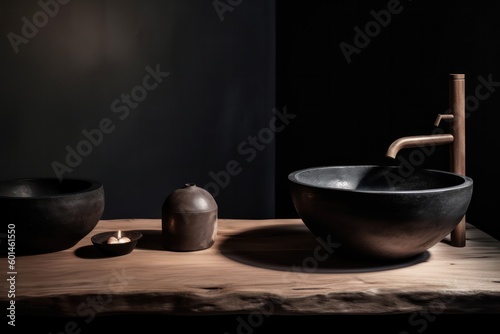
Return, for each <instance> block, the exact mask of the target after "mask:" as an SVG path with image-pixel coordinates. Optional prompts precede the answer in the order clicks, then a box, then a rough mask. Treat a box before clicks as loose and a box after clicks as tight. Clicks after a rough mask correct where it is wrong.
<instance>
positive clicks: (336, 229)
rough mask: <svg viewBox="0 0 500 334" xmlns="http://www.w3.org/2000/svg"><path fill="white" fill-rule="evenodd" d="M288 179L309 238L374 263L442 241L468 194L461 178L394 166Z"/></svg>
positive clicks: (469, 186) (304, 173)
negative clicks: (375, 260) (331, 241)
mask: <svg viewBox="0 0 500 334" xmlns="http://www.w3.org/2000/svg"><path fill="white" fill-rule="evenodd" d="M288 179H289V183H290V189H291V195H292V200H293V203H294V206H295V209H296V211H297V213H298V215H299V216H300V218H301V219H302V221H303V222H304V224H305V225H306V226H307V227H308V229H309V230H310V231H311V232H312V233H314V234H315V235H316V236H317V237H320V238H322V239H324V240H333V241H335V242H338V243H339V244H340V247H341V248H342V249H343V250H347V251H348V252H349V253H350V254H353V255H355V256H361V257H364V258H370V259H377V260H381V259H382V260H400V259H406V258H410V257H412V256H416V255H418V254H422V253H423V252H425V251H426V250H428V249H429V248H431V247H432V246H434V245H435V244H437V243H438V242H439V241H441V240H443V239H444V238H445V237H446V236H447V235H448V234H449V233H450V232H451V231H452V230H453V229H454V228H455V227H456V226H457V224H458V223H459V222H460V221H461V219H462V218H463V217H464V215H465V214H466V211H467V209H468V207H469V204H470V202H471V198H472V190H473V181H472V179H471V178H470V177H467V176H462V175H458V174H454V173H451V172H445V171H438V170H428V169H421V170H418V169H417V170H415V171H413V172H412V173H409V172H408V170H403V169H401V167H398V166H327V167H316V168H309V169H304V170H299V171H295V172H293V173H291V174H289V176H288ZM339 249H340V248H339Z"/></svg>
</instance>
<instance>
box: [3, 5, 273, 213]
mask: <svg viewBox="0 0 500 334" xmlns="http://www.w3.org/2000/svg"><path fill="white" fill-rule="evenodd" d="M41 3H42V4H45V5H43V6H42V5H40V4H39V2H38V1H34V0H33V1H26V0H25V1H10V0H8V1H2V2H1V4H0V17H1V26H2V36H3V39H2V41H3V42H2V53H1V57H2V62H1V78H0V80H1V85H2V91H1V93H0V94H1V97H2V108H1V116H0V152H1V155H0V156H1V159H0V179H10V178H20V177H32V176H35V177H56V176H60V177H62V178H71V177H78V178H80V177H82V178H91V179H96V180H99V181H101V182H102V183H103V185H104V189H105V193H106V208H105V212H104V216H103V218H104V219H114V218H141V217H142V218H159V217H160V216H161V205H162V203H163V201H164V200H165V198H166V197H167V195H168V194H169V193H170V192H171V191H173V190H175V189H177V188H179V187H182V186H183V185H184V184H185V183H195V184H197V185H198V186H200V187H205V188H206V189H207V190H209V191H210V192H211V193H212V194H213V195H214V197H215V199H216V201H217V203H218V205H219V215H220V217H222V218H271V217H273V216H274V213H275V212H274V156H275V141H274V133H272V132H271V131H269V130H266V131H265V133H262V134H261V133H260V131H261V130H262V129H267V128H269V124H270V121H271V120H272V119H273V118H274V117H276V116H275V113H274V112H273V109H274V108H275V9H274V8H275V6H274V2H273V1H247V3H244V4H243V3H242V4H241V5H240V6H236V7H234V6H231V8H232V11H231V10H224V11H219V12H218V11H216V10H215V8H214V6H213V4H212V2H211V1H176V0H170V1H149V0H147V1H134V0H85V1H78V0H73V1H67V0H65V1H63V0H60V1H58V2H56V1H53V0H47V1H41ZM44 8H45V9H44ZM148 67H149V70H147V68H148ZM150 72H153V73H156V74H155V76H156V77H157V78H156V80H155V79H154V76H153V75H152V74H150ZM167 73H168V75H167ZM145 76H149V79H148V78H146V81H145V82H144V81H143V80H144V78H145ZM102 122H104V123H102ZM101 130H102V131H101ZM96 131H100V132H101V133H102V136H100V135H99V133H98V132H96ZM259 134H260V136H259ZM89 137H90V138H93V139H92V140H91V139H89ZM252 138H257V139H254V141H252ZM89 143H90V145H89ZM70 152H73V153H70ZM75 152H76V153H75ZM68 155H69V157H68ZM77 155H78V156H77ZM228 164H229V166H228Z"/></svg>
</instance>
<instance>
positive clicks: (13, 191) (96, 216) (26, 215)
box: [0, 178, 104, 255]
mask: <svg viewBox="0 0 500 334" xmlns="http://www.w3.org/2000/svg"><path fill="white" fill-rule="evenodd" d="M103 211H104V188H103V185H102V184H101V183H100V182H97V181H93V180H86V179H64V180H62V181H59V179H57V178H25V179H14V180H6V181H0V215H1V216H0V217H1V220H2V225H3V228H2V229H3V231H9V233H8V234H7V235H8V237H7V239H6V240H4V238H5V237H4V236H2V246H3V247H2V248H3V249H2V252H5V251H6V248H7V247H6V244H7V242H8V241H9V242H10V245H14V247H15V249H13V250H14V251H15V253H16V254H20V255H22V254H40V253H50V252H56V251H61V250H65V249H68V248H70V247H72V246H74V245H75V244H76V243H78V241H80V240H81V239H82V238H83V237H85V236H86V235H87V234H89V233H90V231H92V230H93V229H94V227H95V226H96V225H97V223H98V222H99V220H100V219H101V216H102V214H103ZM11 234H13V236H10V235H11ZM11 241H14V242H13V243H12V242H11Z"/></svg>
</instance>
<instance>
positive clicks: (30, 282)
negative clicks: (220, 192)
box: [0, 219, 500, 317]
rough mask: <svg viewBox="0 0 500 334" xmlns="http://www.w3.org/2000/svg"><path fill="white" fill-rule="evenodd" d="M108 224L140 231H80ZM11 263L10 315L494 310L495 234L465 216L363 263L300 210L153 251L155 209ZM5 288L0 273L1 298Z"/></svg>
mask: <svg viewBox="0 0 500 334" xmlns="http://www.w3.org/2000/svg"><path fill="white" fill-rule="evenodd" d="M115 230H122V231H131V230H134V231H140V232H141V233H142V234H143V237H142V239H140V240H139V242H138V244H137V247H136V248H135V249H134V250H133V251H132V253H130V254H127V255H123V256H119V257H106V256H104V255H103V254H102V253H100V252H99V250H98V249H96V247H95V246H94V245H93V244H92V242H91V239H90V238H91V236H92V235H95V234H97V233H100V232H105V231H115ZM1 261H2V269H3V271H4V273H7V272H8V271H9V270H8V268H7V258H5V257H4V258H3V259H2V260H1ZM16 272H17V275H16V281H15V289H16V294H15V299H14V300H15V305H16V313H17V314H18V315H19V314H24V315H54V316H70V317H87V316H91V315H92V316H94V315H112V314H126V313H134V314H146V313H147V314H172V315H197V314H199V315H222V314H237V313H239V314H243V313H251V312H259V313H261V314H279V315H323V314H325V315H326V314H353V315H363V314H399V313H407V312H429V311H430V312H433V313H438V312H439V313H449V314H456V313H467V314H474V313H477V314H480V313H490V314H491V313H500V242H499V241H497V240H495V239H494V238H492V237H490V236H488V235H487V234H485V233H484V232H482V231H481V230H479V229H477V228H475V227H474V226H472V225H468V226H467V246H466V247H463V248H461V247H452V246H450V245H449V244H448V243H447V240H443V241H442V242H440V243H438V244H437V245H435V246H434V247H433V248H431V249H430V250H429V251H428V252H426V253H425V254H422V255H420V256H418V257H416V258H413V259H410V260H408V261H404V262H398V263H373V262H368V261H364V260H360V259H355V258H350V257H349V256H348V255H347V254H344V253H343V252H342V247H341V245H338V244H335V243H333V242H331V241H329V240H321V241H320V240H317V239H316V238H315V237H314V236H313V235H312V234H311V233H310V232H309V231H308V230H307V228H306V227H305V226H304V224H303V223H302V221H301V220H299V219H269V220H233V219H219V221H218V230H217V236H216V242H215V244H214V245H213V246H212V247H211V248H209V249H205V250H200V251H193V252H174V251H167V250H164V249H163V247H162V243H161V220H159V219H124V220H102V221H100V222H99V223H98V224H97V226H96V228H95V229H94V230H93V231H92V232H91V233H90V234H89V235H87V236H86V237H85V238H84V239H82V240H81V241H80V242H79V243H78V244H77V245H75V246H74V247H72V248H70V249H68V250H65V251H61V252H56V253H50V254H42V255H30V256H18V257H17V258H16ZM7 289H8V286H7V282H6V281H5V280H2V294H1V295H0V301H1V303H2V305H5V304H6V303H7V302H9V301H10V300H11V299H8V298H7V293H4V291H6V290H7Z"/></svg>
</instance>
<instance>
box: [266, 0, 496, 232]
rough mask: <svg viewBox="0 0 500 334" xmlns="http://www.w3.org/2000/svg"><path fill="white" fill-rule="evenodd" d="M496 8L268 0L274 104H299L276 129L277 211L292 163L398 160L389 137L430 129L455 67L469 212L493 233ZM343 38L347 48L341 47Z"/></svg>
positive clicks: (440, 156)
mask: <svg viewBox="0 0 500 334" xmlns="http://www.w3.org/2000/svg"><path fill="white" fill-rule="evenodd" d="M398 4H399V5H398ZM388 6H389V7H390V8H393V12H394V13H390V12H389V11H388ZM391 6H394V7H391ZM387 13H390V14H389V15H387ZM499 13H500V7H499V5H498V4H496V3H495V2H487V1H479V2H477V1H453V2H445V3H441V2H440V5H439V6H438V5H437V4H436V3H435V2H432V1H410V0H404V1H403V0H402V1H400V2H399V1H330V2H328V1H320V2H315V3H314V4H308V5H304V4H302V3H298V2H297V3H294V2H287V1H278V2H277V24H276V27H277V45H278V47H277V59H278V61H277V87H278V89H277V104H278V105H286V106H287V107H288V110H289V112H290V113H293V114H295V115H297V117H296V118H295V119H294V121H293V122H292V123H291V124H290V126H288V127H287V128H286V129H285V131H283V132H281V133H280V134H279V135H278V138H277V156H276V162H277V166H276V170H277V173H276V184H277V186H276V208H277V209H276V210H277V215H278V217H293V216H295V211H294V208H293V205H292V203H291V201H290V199H289V193H288V185H287V175H288V173H290V172H292V171H293V170H297V169H301V168H307V167H313V166H321V165H351V164H395V163H399V160H398V161H392V160H391V159H388V158H386V157H385V152H386V150H387V148H388V147H389V145H390V144H391V143H392V141H394V140H395V139H397V138H400V137H402V136H408V135H426V134H430V133H431V132H432V131H433V130H435V127H434V125H433V123H434V120H435V118H436V116H437V114H439V113H445V112H447V110H448V108H449V102H448V98H449V94H448V89H449V82H448V79H449V78H448V76H449V74H451V73H463V74H465V84H466V116H467V118H466V173H467V175H469V176H471V177H472V178H473V180H474V194H473V199H472V203H471V205H470V207H469V211H468V214H467V221H468V222H469V223H472V224H474V225H475V226H477V227H478V228H480V229H483V230H484V231H486V232H487V233H489V234H491V235H493V236H495V237H496V238H497V239H498V238H499V237H500V224H498V221H497V219H496V218H495V215H496V213H497V209H498V200H497V197H498V196H496V195H495V194H496V192H497V190H498V189H497V187H498V184H499V183H498V181H497V180H496V178H495V177H492V176H493V175H495V174H496V172H497V169H498V168H497V164H496V162H495V161H496V159H497V158H496V155H497V153H498V152H499V148H500V139H499V137H498V136H497V133H498V122H497V120H498V119H499V116H498V111H499V110H500V62H499V59H500V57H499V56H500V38H499V37H498V36H499V34H500V21H499V20H498V15H499ZM367 26H368V29H369V30H368V32H367V31H366V27H367ZM359 31H361V33H360V32H359ZM363 34H365V36H367V37H365V38H364V39H363V38H362V37H359V36H362V35H363ZM342 43H346V44H349V45H350V46H351V47H352V49H348V50H354V48H357V50H355V52H354V51H353V52H347V54H348V56H349V57H346V56H345V55H344V53H343V51H342V48H341V47H340V45H341V44H342ZM356 43H357V44H356ZM346 44H342V45H344V48H349V47H346V46H345V45H346ZM358 46H359V47H358ZM348 60H349V61H350V62H349V61H348ZM487 82H490V83H489V84H485V83H487ZM442 130H443V131H448V126H447V124H443V126H442ZM410 151H411V150H406V151H404V150H403V151H401V154H400V156H401V158H403V159H406V160H408V159H409V156H408V155H409V153H410ZM448 157H449V147H448V146H437V147H436V150H435V152H434V153H433V154H432V155H430V156H427V157H426V159H425V161H423V162H422V163H421V164H420V166H415V167H419V168H433V169H443V170H448V169H449V164H448V162H449V161H448Z"/></svg>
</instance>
